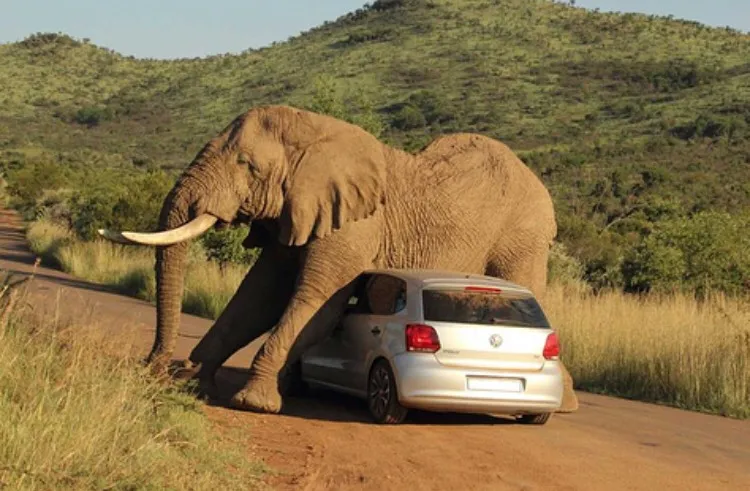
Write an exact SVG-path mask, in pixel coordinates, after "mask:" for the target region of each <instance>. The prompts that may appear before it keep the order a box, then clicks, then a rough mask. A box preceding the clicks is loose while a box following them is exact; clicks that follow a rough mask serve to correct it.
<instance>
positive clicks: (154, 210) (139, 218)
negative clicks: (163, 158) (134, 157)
mask: <svg viewBox="0 0 750 491" xmlns="http://www.w3.org/2000/svg"><path fill="white" fill-rule="evenodd" d="M173 185H174V181H173V179H172V177H170V176H169V175H168V174H167V173H165V172H164V171H159V170H151V171H148V172H143V173H136V174H134V175H130V176H122V177H121V178H120V180H119V182H117V183H115V182H107V181H103V180H102V181H100V182H99V186H85V187H82V188H80V189H78V190H77V191H76V192H75V193H74V195H73V196H72V197H71V200H70V207H71V226H72V228H73V229H74V230H75V231H76V233H77V234H78V236H79V237H81V238H84V239H92V238H94V237H96V236H97V235H96V231H97V229H99V228H111V229H115V230H145V231H148V230H156V228H157V225H158V219H159V212H160V210H161V206H162V203H163V201H164V197H165V196H166V195H167V193H168V192H169V189H170V188H171V187H172V186H173Z"/></svg>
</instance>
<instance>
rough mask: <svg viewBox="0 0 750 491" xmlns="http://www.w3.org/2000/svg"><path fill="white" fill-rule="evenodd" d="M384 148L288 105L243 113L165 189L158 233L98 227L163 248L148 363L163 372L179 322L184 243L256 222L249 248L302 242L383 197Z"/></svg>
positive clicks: (352, 129) (120, 238) (114, 236)
mask: <svg viewBox="0 0 750 491" xmlns="http://www.w3.org/2000/svg"><path fill="white" fill-rule="evenodd" d="M383 152H384V147H383V146H382V145H381V144H380V143H379V142H378V140H377V139H376V138H375V137H374V136H372V135H370V134H369V133H367V132H365V131H364V130H362V129H360V128H358V127H356V126H353V125H350V124H347V123H345V122H343V121H339V120H336V119H334V118H330V117H327V116H322V115H318V114H314V113H310V112H306V111H301V110H298V109H295V108H291V107H286V106H266V107H259V108H254V109H252V110H250V111H248V112H246V113H244V114H243V115H241V116H239V117H237V118H236V119H235V120H234V121H233V122H232V123H231V124H229V126H228V127H227V128H225V129H224V130H223V131H222V132H221V133H220V134H219V135H218V136H216V137H215V138H213V139H212V140H211V141H209V142H208V144H206V145H205V147H204V148H203V149H202V150H201V151H200V152H199V153H198V154H197V155H196V157H195V159H194V160H193V162H192V163H191V164H190V165H189V167H188V168H187V169H186V170H185V171H184V173H183V174H182V175H181V176H180V178H179V179H178V181H177V182H176V184H175V186H174V187H173V188H172V190H171V191H170V192H169V194H168V195H167V197H166V199H165V201H164V204H163V207H162V210H161V215H160V218H159V228H160V230H161V231H160V232H156V233H134V232H112V231H107V230H100V234H101V235H103V236H104V237H106V238H108V239H110V240H113V241H117V242H121V243H126V244H140V245H149V246H156V247H157V249H156V285H157V325H156V339H155V342H154V345H153V348H152V350H151V353H150V355H149V358H148V361H149V362H150V363H151V364H152V366H153V367H154V368H155V369H156V370H162V371H163V370H164V369H165V368H166V366H167V363H168V362H169V359H170V358H171V356H172V352H173V350H174V345H175V342H176V339H177V331H178V328H179V315H180V310H181V303H182V295H183V288H184V275H185V267H186V256H187V242H186V241H188V240H189V239H193V238H195V237H197V236H199V235H200V234H202V233H204V232H205V231H206V230H208V229H209V228H211V227H212V226H214V225H215V224H217V223H218V224H224V225H226V224H237V223H251V222H252V224H251V229H250V233H249V235H248V238H247V239H246V241H245V245H246V246H248V247H257V246H260V247H263V246H264V245H266V244H267V243H268V241H277V242H278V243H280V244H281V245H284V246H290V247H301V246H304V245H305V244H307V243H308V241H310V240H313V239H315V238H317V237H324V236H326V235H328V234H330V233H332V232H333V231H334V230H336V229H338V228H340V227H342V226H344V225H345V224H346V223H347V222H349V221H353V220H357V219H361V218H365V217H367V216H370V215H371V214H372V213H374V212H375V210H376V209H377V208H378V207H379V206H380V204H381V203H382V202H383V200H384V193H385V191H384V183H385V166H384V154H383Z"/></svg>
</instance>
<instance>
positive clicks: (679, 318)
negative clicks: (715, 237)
mask: <svg viewBox="0 0 750 491" xmlns="http://www.w3.org/2000/svg"><path fill="white" fill-rule="evenodd" d="M543 306H544V308H545V311H547V313H548V315H549V317H550V321H551V322H552V323H553V325H554V327H555V328H556V329H558V331H559V333H560V337H561V342H562V346H563V359H564V360H565V362H566V365H567V366H568V367H569V369H570V371H571V373H572V375H573V378H574V379H575V381H576V385H577V386H578V387H580V388H583V389H585V390H590V391H595V392H601V393H606V394H613V395H619V396H624V397H628V398H633V399H639V400H646V401H653V402H661V403H666V404H670V405H674V406H678V407H682V408H686V409H693V410H701V411H707V412H712V413H718V414H723V415H728V416H734V417H744V418H746V417H750V299H747V298H745V299H737V298H735V299H732V298H727V297H726V296H723V295H719V294H717V295H713V296H711V297H709V298H707V299H705V300H702V301H697V300H696V299H695V298H694V297H692V296H690V295H686V294H674V295H650V296H642V297H638V296H633V295H625V294H623V293H620V292H608V293H601V294H598V295H594V294H592V293H589V292H585V291H582V290H579V289H575V288H564V287H560V286H552V287H551V288H550V290H549V292H548V294H547V296H546V298H545V299H544V302H543Z"/></svg>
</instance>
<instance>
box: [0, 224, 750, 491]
mask: <svg viewBox="0 0 750 491" xmlns="http://www.w3.org/2000/svg"><path fill="white" fill-rule="evenodd" d="M33 259H34V258H33V256H32V255H31V254H30V253H29V252H28V250H27V248H26V246H25V242H24V238H23V232H22V229H21V224H20V222H19V220H18V218H17V217H16V216H15V215H14V214H12V213H10V212H0V268H2V269H3V270H8V271H13V272H17V273H19V274H28V272H30V271H31V269H32V266H31V264H32V263H33ZM31 292H32V295H33V297H34V299H35V302H34V304H35V305H38V306H43V305H44V306H46V307H47V308H51V309H53V311H55V312H58V313H59V315H60V316H68V315H71V316H81V315H87V316H93V317H94V318H97V319H100V320H103V321H104V322H103V325H105V326H109V328H112V329H117V328H119V327H121V326H126V325H128V326H135V327H136V329H135V331H134V333H135V334H134V336H136V340H137V341H138V344H139V345H142V346H143V348H144V349H147V348H148V347H149V346H150V343H151V341H152V336H153V329H152V327H151V326H152V325H153V322H154V309H153V307H152V306H151V305H149V304H147V303H145V302H141V301H138V300H134V299H131V298H127V297H123V296H119V295H116V294H113V293H110V292H108V291H106V290H105V289H103V288H101V287H98V286H95V285H91V284H88V283H86V282H83V281H80V280H77V279H74V278H71V277H70V276H67V275H65V274H62V273H60V272H58V271H53V270H49V269H46V268H40V269H39V270H38V271H37V277H36V280H35V282H34V284H33V285H32V287H31ZM37 300H43V302H41V301H37ZM38 308H39V307H38ZM209 325H210V322H209V321H206V320H204V319H198V318H196V317H192V316H183V321H182V332H181V336H180V342H179V346H178V352H177V356H178V357H185V356H186V355H187V353H189V350H190V348H191V347H192V346H193V345H194V344H195V343H196V342H197V340H198V339H199V338H200V336H201V335H202V333H204V332H205V331H206V329H207V328H208V327H209ZM257 344H258V343H257V342H256V343H253V345H251V346H249V347H247V348H245V349H244V350H242V351H241V352H240V353H238V354H237V355H235V356H234V357H233V358H232V359H230V361H229V362H228V365H230V366H234V367H237V368H246V367H247V366H248V364H249V360H250V359H251V357H252V355H253V353H254V350H255V349H256V348H257ZM241 380H242V379H241V374H240V373H238V372H237V371H234V370H225V371H224V372H223V374H222V376H221V380H220V384H223V385H224V387H226V388H227V390H228V391H229V390H231V389H233V388H236V387H237V386H238V384H241ZM579 396H580V399H581V408H580V410H579V411H578V412H577V413H575V414H570V415H556V416H554V417H553V418H552V419H551V420H550V422H549V423H548V424H547V425H546V426H544V427H538V428H536V427H526V426H520V425H515V424H511V423H509V422H508V421H506V420H503V419H495V418H491V417H485V416H460V415H458V416H457V415H432V414H428V413H421V414H414V415H413V416H411V417H410V418H409V420H407V423H406V424H404V425H402V426H398V427H381V426H376V425H373V424H370V423H369V422H368V420H367V416H366V412H365V409H364V407H363V405H362V404H361V403H360V402H358V401H356V400H354V399H350V398H347V397H342V396H335V395H332V394H318V395H316V396H315V398H311V397H309V398H300V399H292V400H290V401H288V402H287V403H286V404H285V407H284V411H283V414H281V415H257V414H251V413H244V412H239V411H234V410H230V409H226V408H223V407H218V406H209V407H208V408H207V412H208V414H209V416H210V418H211V419H212V420H213V421H214V422H215V423H216V425H217V430H218V431H221V432H222V433H226V434H231V435H232V437H233V438H234V439H240V440H243V441H246V442H247V448H248V452H249V453H250V455H251V456H252V457H254V458H257V459H261V460H263V461H264V462H266V463H267V464H268V466H269V467H270V468H271V469H273V472H271V473H269V474H268V475H266V476H265V482H264V484H267V485H269V486H270V487H272V488H275V489H304V490H324V489H336V490H339V489H368V490H369V489H371V490H385V489H394V490H400V489H411V490H433V489H452V490H474V489H477V490H505V489H509V490H510V489H513V490H537V489H538V490H548V489H550V490H551V489H555V490H556V489H561V490H563V489H565V490H577V489H582V490H589V489H590V490H605V489H606V490H615V489H629V490H630V489H638V490H640V489H643V490H657V489H658V490H664V489H675V490H688V489H696V490H698V489H701V490H702V489H721V490H744V489H750V422H748V421H736V420H730V419H725V418H721V417H717V416H709V415H703V414H697V413H691V412H687V411H681V410H678V409H672V408H667V407H661V406H655V405H650V404H643V403H638V402H632V401H625V400H621V399H615V398H609V397H601V396H595V395H590V394H585V393H579ZM251 486H252V483H248V487H251Z"/></svg>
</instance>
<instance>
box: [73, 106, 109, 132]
mask: <svg viewBox="0 0 750 491" xmlns="http://www.w3.org/2000/svg"><path fill="white" fill-rule="evenodd" d="M112 116H113V114H112V111H111V110H110V109H109V108H106V107H99V106H87V107H82V108H81V109H79V110H78V111H76V112H75V114H74V115H73V121H75V122H76V123H78V124H82V125H85V126H88V127H89V128H92V127H94V126H97V125H98V124H99V123H101V122H102V121H107V120H109V119H112Z"/></svg>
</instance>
